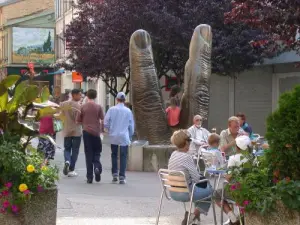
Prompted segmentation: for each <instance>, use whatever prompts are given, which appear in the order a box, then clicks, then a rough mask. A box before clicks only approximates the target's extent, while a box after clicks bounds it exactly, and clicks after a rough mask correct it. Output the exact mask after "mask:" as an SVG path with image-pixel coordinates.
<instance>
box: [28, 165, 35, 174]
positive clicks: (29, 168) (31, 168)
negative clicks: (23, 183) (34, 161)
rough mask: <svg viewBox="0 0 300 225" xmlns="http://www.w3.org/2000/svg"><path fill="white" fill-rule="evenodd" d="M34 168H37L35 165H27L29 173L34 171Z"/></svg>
mask: <svg viewBox="0 0 300 225" xmlns="http://www.w3.org/2000/svg"><path fill="white" fill-rule="evenodd" d="M34 170H35V168H34V166H33V165H28V166H27V172H28V173H32V172H34Z"/></svg>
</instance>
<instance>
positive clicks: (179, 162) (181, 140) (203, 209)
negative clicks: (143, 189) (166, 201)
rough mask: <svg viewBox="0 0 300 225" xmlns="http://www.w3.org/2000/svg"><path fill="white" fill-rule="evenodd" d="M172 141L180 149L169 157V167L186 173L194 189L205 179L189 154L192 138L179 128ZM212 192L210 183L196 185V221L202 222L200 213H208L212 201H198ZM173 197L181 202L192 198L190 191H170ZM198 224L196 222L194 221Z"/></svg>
mask: <svg viewBox="0 0 300 225" xmlns="http://www.w3.org/2000/svg"><path fill="white" fill-rule="evenodd" d="M171 142H172V144H174V145H175V146H176V147H177V148H178V149H177V150H176V151H174V152H173V153H172V155H171V157H170V159H169V164H168V169H169V170H176V171H182V172H184V173H185V176H186V179H187V182H188V183H189V187H190V189H192V187H193V184H194V183H196V182H199V181H200V180H201V179H205V178H204V176H203V175H201V174H199V173H198V171H197V167H196V165H195V163H194V161H193V158H192V156H191V155H190V154H188V153H187V152H188V150H189V147H190V143H191V139H190V136H189V133H188V132H187V130H178V131H175V132H174V134H173V136H172V137H171ZM211 194H212V188H211V186H210V184H207V183H203V184H199V185H197V186H196V187H195V190H194V196H193V201H194V202H195V211H194V215H195V216H194V219H193V220H194V221H195V222H197V224H198V222H200V213H203V214H205V215H206V214H207V212H208V210H209V208H210V203H207V202H196V201H198V200H200V199H203V198H206V197H207V198H208V197H209V196H210V195H211ZM170 195H171V197H172V199H174V200H176V201H181V202H188V201H189V200H190V196H189V194H188V193H177V192H176V193H175V192H171V193H170ZM187 217H188V213H187V212H186V213H185V217H184V220H183V221H182V224H186V223H187ZM193 224H196V223H193Z"/></svg>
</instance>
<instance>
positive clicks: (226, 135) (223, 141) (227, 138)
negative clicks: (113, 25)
mask: <svg viewBox="0 0 300 225" xmlns="http://www.w3.org/2000/svg"><path fill="white" fill-rule="evenodd" d="M244 133H245V132H244V131H243V129H241V128H240V130H239V132H238V135H237V136H240V135H243V134H244ZM234 140H235V138H234V137H233V136H232V134H231V132H230V130H229V129H226V130H223V131H222V132H221V133H220V145H219V149H221V148H222V146H224V145H228V144H229V143H231V142H233V141H234ZM225 153H226V155H227V156H231V155H234V154H235V153H236V147H235V146H233V147H230V148H228V149H225Z"/></svg>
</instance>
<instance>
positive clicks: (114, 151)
mask: <svg viewBox="0 0 300 225" xmlns="http://www.w3.org/2000/svg"><path fill="white" fill-rule="evenodd" d="M118 153H119V146H118V145H111V164H112V169H111V172H112V175H113V177H117V176H119V177H120V179H122V178H123V179H125V177H126V176H125V172H126V166H127V155H128V145H127V146H120V172H119V174H118Z"/></svg>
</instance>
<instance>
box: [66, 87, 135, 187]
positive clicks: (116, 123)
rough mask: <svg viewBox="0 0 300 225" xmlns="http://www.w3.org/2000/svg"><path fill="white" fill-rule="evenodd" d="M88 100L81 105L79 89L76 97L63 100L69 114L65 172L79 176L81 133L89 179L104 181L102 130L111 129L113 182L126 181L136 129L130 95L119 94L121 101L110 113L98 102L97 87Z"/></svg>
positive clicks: (91, 90)
mask: <svg viewBox="0 0 300 225" xmlns="http://www.w3.org/2000/svg"><path fill="white" fill-rule="evenodd" d="M86 97H87V100H86V102H85V103H84V104H83V105H82V106H80V105H79V104H78V101H80V99H81V93H80V91H79V90H76V89H75V90H73V91H72V100H70V101H66V102H63V103H61V106H62V114H63V116H65V121H64V128H63V135H64V147H65V150H64V156H65V166H64V170H63V173H64V174H65V175H67V176H71V177H72V176H77V174H76V172H75V164H76V161H77V158H78V153H79V147H80V141H81V135H82V136H83V143H84V153H85V161H86V170H87V173H86V177H87V183H89V184H91V183H93V180H94V179H95V181H96V182H100V181H101V174H102V164H101V161H100V157H101V152H102V141H101V138H100V134H101V133H102V132H106V133H108V137H109V140H110V143H111V161H112V177H113V182H118V181H119V183H120V184H125V183H126V175H125V171H126V163H127V155H128V145H129V144H130V141H131V139H132V136H133V133H134V121H133V115H132V112H131V110H130V109H129V108H127V107H126V106H125V105H124V103H125V99H126V96H125V94H124V93H123V92H120V93H118V95H117V105H116V106H113V107H111V108H110V109H109V110H108V111H107V113H106V115H104V112H103V108H102V107H101V106H100V105H99V104H97V103H96V102H95V99H96V98H97V92H96V90H93V89H90V90H88V91H87V93H86ZM119 150H120V168H118V152H119Z"/></svg>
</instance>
